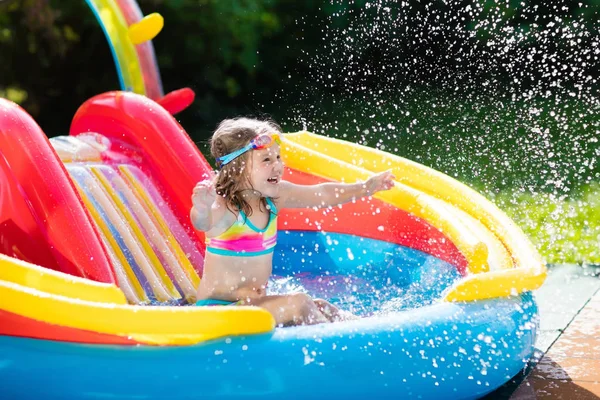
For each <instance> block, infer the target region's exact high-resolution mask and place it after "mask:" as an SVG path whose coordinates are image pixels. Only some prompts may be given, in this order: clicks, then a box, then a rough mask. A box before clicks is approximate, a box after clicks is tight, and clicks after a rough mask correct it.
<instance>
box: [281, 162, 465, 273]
mask: <svg viewBox="0 0 600 400" xmlns="http://www.w3.org/2000/svg"><path fill="white" fill-rule="evenodd" d="M284 179H285V180H287V181H290V182H294V183H297V184H300V185H315V184H318V183H321V182H326V180H325V179H322V178H318V177H315V176H313V175H310V174H307V173H304V172H300V171H296V170H291V169H286V171H285V175H284ZM280 216H281V218H280V219H279V223H278V225H279V226H278V227H279V229H280V230H301V231H321V230H322V231H325V232H335V233H344V234H350V235H356V236H360V237H366V238H370V239H378V240H382V241H386V242H391V243H396V244H398V245H401V246H405V247H410V248H413V249H416V250H420V251H422V252H424V253H427V254H431V255H432V256H435V257H437V258H439V259H441V260H444V261H446V262H448V263H450V264H452V265H454V266H455V267H456V269H457V271H458V272H459V273H460V274H462V275H465V274H466V270H467V259H466V258H465V257H464V256H463V255H462V254H461V252H460V251H459V250H458V248H457V247H456V246H455V245H454V244H453V243H452V241H450V240H449V239H448V238H447V237H446V236H445V235H444V234H443V233H442V232H440V231H439V230H438V229H436V228H434V227H433V226H431V225H430V224H428V223H427V222H426V221H423V220H422V219H420V218H417V217H415V216H413V215H411V214H409V213H408V212H406V211H404V210H400V209H398V208H396V207H394V206H392V205H389V204H387V203H385V202H383V201H381V200H377V199H374V198H371V199H362V200H359V201H357V202H356V203H347V204H344V205H343V206H342V207H341V208H340V207H333V208H332V209H330V210H323V209H321V210H316V211H315V210H311V209H287V210H282V212H281V215H280Z"/></svg>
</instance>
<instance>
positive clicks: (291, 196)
mask: <svg viewBox="0 0 600 400" xmlns="http://www.w3.org/2000/svg"><path fill="white" fill-rule="evenodd" d="M395 178H396V177H395V176H394V175H393V174H392V173H391V171H385V172H380V173H378V174H376V175H373V176H372V177H370V178H369V179H367V180H366V181H364V182H357V183H339V182H328V183H321V184H318V185H310V186H303V185H296V184H294V183H290V182H286V181H282V182H281V185H282V187H281V189H282V190H281V191H280V193H281V196H280V198H279V203H280V207H282V208H311V207H319V208H321V207H330V206H336V205H338V204H344V203H347V202H349V201H352V200H355V199H359V198H361V197H365V196H371V195H373V194H375V193H377V192H379V191H381V190H388V189H390V188H392V187H393V186H394V179H395Z"/></svg>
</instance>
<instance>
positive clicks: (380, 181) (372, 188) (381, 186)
mask: <svg viewBox="0 0 600 400" xmlns="http://www.w3.org/2000/svg"><path fill="white" fill-rule="evenodd" d="M394 179H396V177H395V176H394V174H392V171H389V170H388V171H384V172H380V173H378V174H377V175H373V176H372V177H370V178H369V179H367V181H366V182H365V189H366V191H367V196H371V195H373V194H375V193H377V192H379V191H381V190H389V189H391V188H393V187H394Z"/></svg>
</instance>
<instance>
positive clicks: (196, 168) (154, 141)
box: [70, 92, 212, 255]
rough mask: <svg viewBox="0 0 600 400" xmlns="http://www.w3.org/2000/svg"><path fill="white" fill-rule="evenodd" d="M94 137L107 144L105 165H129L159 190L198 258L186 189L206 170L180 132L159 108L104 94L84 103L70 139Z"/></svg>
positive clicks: (200, 242) (200, 237) (130, 96)
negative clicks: (84, 135)
mask: <svg viewBox="0 0 600 400" xmlns="http://www.w3.org/2000/svg"><path fill="white" fill-rule="evenodd" d="M86 132H95V133H100V134H101V135H104V136H106V137H107V138H109V139H110V142H111V148H110V150H109V151H106V152H104V153H103V157H106V161H107V162H111V161H115V162H119V161H123V162H127V163H134V164H135V165H137V166H138V167H139V168H140V169H141V170H142V171H143V172H144V173H145V174H146V175H148V176H149V177H150V178H151V179H152V180H153V181H154V182H155V183H156V184H157V185H156V186H157V187H158V188H160V189H161V190H163V191H164V192H163V193H161V195H162V197H163V198H164V199H166V200H167V201H169V202H170V203H169V206H170V208H171V210H173V212H174V214H175V215H176V216H177V218H178V220H179V222H180V223H181V225H182V226H183V227H184V229H185V230H186V231H187V233H188V235H190V237H195V238H196V239H197V240H195V244H196V246H197V248H198V250H199V251H200V252H201V254H203V255H204V234H203V233H202V232H200V231H197V230H195V229H193V227H192V225H191V222H190V217H189V215H190V210H191V208H192V200H191V195H192V189H193V188H194V186H195V185H196V183H197V182H199V181H201V180H203V179H205V178H207V177H209V176H211V173H212V168H211V166H210V165H209V164H208V162H207V161H206V160H205V159H204V157H203V156H202V154H201V153H200V151H199V150H198V148H197V147H196V145H195V144H194V143H193V142H192V141H191V139H190V138H189V136H188V135H187V134H186V133H185V130H184V129H183V128H182V127H181V125H179V123H178V122H177V121H176V120H175V118H173V116H172V115H171V114H170V113H169V112H167V111H166V110H165V109H164V108H163V107H161V106H159V105H158V104H157V103H155V102H154V101H152V100H150V99H148V98H147V97H145V96H141V95H138V94H135V93H131V92H110V93H105V94H101V95H98V96H95V97H93V98H91V99H90V100H88V101H86V102H85V103H84V104H83V105H82V106H81V107H80V108H79V110H78V111H77V113H76V114H75V117H74V118H73V122H72V124H71V129H70V134H71V135H79V134H82V133H86Z"/></svg>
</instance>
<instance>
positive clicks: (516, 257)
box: [282, 132, 546, 301]
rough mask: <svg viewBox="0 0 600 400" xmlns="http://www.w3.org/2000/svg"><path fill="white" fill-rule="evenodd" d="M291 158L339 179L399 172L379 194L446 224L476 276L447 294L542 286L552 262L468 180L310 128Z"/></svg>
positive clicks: (469, 295)
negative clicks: (547, 264)
mask: <svg viewBox="0 0 600 400" xmlns="http://www.w3.org/2000/svg"><path fill="white" fill-rule="evenodd" d="M282 156H283V158H284V161H285V163H286V164H287V165H288V166H289V167H290V168H293V169H297V170H300V171H305V172H309V173H311V174H313V175H318V176H322V177H324V178H328V179H333V180H338V181H342V180H344V181H350V182H351V181H358V180H364V179H366V178H368V177H369V176H370V175H372V174H373V173H377V172H381V171H385V170H392V172H393V173H394V175H396V179H397V183H396V187H395V188H393V189H392V190H390V191H386V192H381V193H378V194H377V195H375V197H378V198H380V199H381V200H383V201H385V202H387V203H389V204H392V205H394V206H396V207H399V208H401V209H403V210H406V211H408V212H410V213H412V214H414V215H415V216H417V217H419V218H422V219H424V220H426V221H427V222H429V223H430V224H432V225H433V226H434V227H436V228H438V229H440V230H441V231H442V232H444V234H445V235H447V236H448V237H449V238H450V240H452V241H453V243H454V244H455V245H456V246H457V248H458V249H459V251H461V252H462V254H463V255H464V256H465V258H466V259H467V261H468V264H469V273H470V274H469V275H468V276H467V277H465V278H463V279H461V280H460V281H459V282H458V283H457V284H456V285H455V286H454V287H452V288H451V289H450V290H449V291H448V292H447V294H446V296H445V300H447V301H472V300H480V299H488V298H494V297H503V296H510V295H514V294H517V293H520V292H523V291H529V290H534V289H537V288H538V287H539V286H541V284H542V283H543V282H544V280H545V278H546V267H545V265H544V262H543V261H542V259H541V257H540V256H539V254H538V253H537V251H536V250H535V248H534V247H533V244H532V243H531V242H530V241H529V239H528V238H527V237H526V236H525V234H524V233H523V231H521V229H519V228H518V227H517V226H516V225H515V224H514V223H513V222H512V221H511V220H510V218H508V217H507V216H506V215H505V214H504V213H503V212H502V211H500V210H499V209H498V208H497V207H496V206H494V205H493V204H492V203H491V202H489V201H488V200H487V199H485V198H484V197H483V196H481V195H480V194H478V193H477V192H475V191H474V190H472V189H470V188H469V187H467V186H466V185H464V184H462V183H460V182H458V181H456V180H455V179H452V178H450V177H448V176H447V175H444V174H442V173H440V172H438V171H435V170H433V169H431V168H428V167H425V166H423V165H420V164H418V163H415V162H412V161H409V160H406V159H404V158H402V157H398V156H394V155H392V154H389V153H385V152H383V151H379V150H376V149H372V148H369V147H365V146H360V145H357V144H353V143H349V142H344V141H341V140H337V139H331V138H326V137H323V136H319V135H315V134H312V133H308V132H299V133H293V134H287V135H285V142H284V145H283V146H282Z"/></svg>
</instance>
